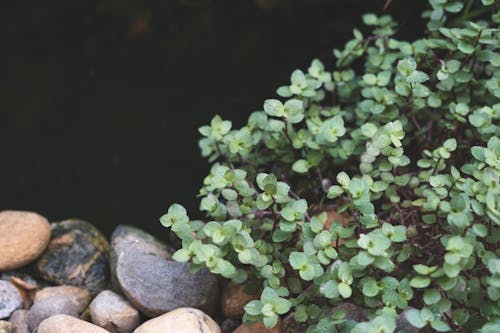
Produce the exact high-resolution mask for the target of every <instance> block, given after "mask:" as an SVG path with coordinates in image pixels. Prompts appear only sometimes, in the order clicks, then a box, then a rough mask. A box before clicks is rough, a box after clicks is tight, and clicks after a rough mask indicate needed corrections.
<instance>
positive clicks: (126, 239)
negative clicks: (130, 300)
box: [109, 225, 174, 291]
mask: <svg viewBox="0 0 500 333" xmlns="http://www.w3.org/2000/svg"><path fill="white" fill-rule="evenodd" d="M131 247H134V248H136V249H137V250H138V251H141V252H143V253H150V254H156V255H158V256H160V257H163V258H167V259H168V258H170V257H171V256H172V253H173V252H174V250H173V249H170V248H169V247H168V246H167V245H165V244H164V243H162V242H160V241H159V240H157V239H156V238H155V237H153V236H152V235H150V234H148V233H146V232H144V231H142V230H141V229H138V228H135V227H132V226H128V225H119V226H118V227H116V229H115V230H114V231H113V234H112V235H111V249H110V252H109V262H110V267H111V284H112V287H113V290H114V291H120V287H119V286H118V281H117V279H116V263H117V261H118V255H119V254H120V253H121V252H122V251H123V249H129V248H131Z"/></svg>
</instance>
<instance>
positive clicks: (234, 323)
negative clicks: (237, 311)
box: [220, 318, 241, 333]
mask: <svg viewBox="0 0 500 333" xmlns="http://www.w3.org/2000/svg"><path fill="white" fill-rule="evenodd" d="M240 324H241V320H238V319H234V318H227V319H226V320H224V321H223V322H222V324H221V326H220V329H221V331H222V333H233V331H234V330H235V329H236V327H238V326H240Z"/></svg>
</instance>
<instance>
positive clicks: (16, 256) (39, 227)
mask: <svg viewBox="0 0 500 333" xmlns="http://www.w3.org/2000/svg"><path fill="white" fill-rule="evenodd" d="M49 239H50V225H49V222H48V221H47V219H46V218H45V217H43V216H41V215H38V214H36V213H32V212H22V211H12V210H7V211H3V212H0V246H1V249H0V251H1V253H2V255H1V256H0V271H7V270H11V269H16V268H19V267H23V266H26V265H28V264H30V263H31V262H33V261H34V260H35V259H36V258H38V257H39V256H40V255H41V254H42V252H43V250H44V249H45V248H46V247H47V244H48V243H49Z"/></svg>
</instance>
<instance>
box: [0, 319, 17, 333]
mask: <svg viewBox="0 0 500 333" xmlns="http://www.w3.org/2000/svg"><path fill="white" fill-rule="evenodd" d="M0 333H14V328H13V327H12V324H11V323H9V322H8V321H5V320H0Z"/></svg>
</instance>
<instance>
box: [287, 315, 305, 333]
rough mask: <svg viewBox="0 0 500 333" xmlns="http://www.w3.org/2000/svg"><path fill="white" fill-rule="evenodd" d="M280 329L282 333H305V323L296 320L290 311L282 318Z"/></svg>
mask: <svg viewBox="0 0 500 333" xmlns="http://www.w3.org/2000/svg"><path fill="white" fill-rule="evenodd" d="M281 331H282V332H283V333H306V331H307V323H299V322H298V321H296V320H295V313H294V312H292V313H290V314H289V315H288V316H286V318H285V319H283V323H282V329H281Z"/></svg>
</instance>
